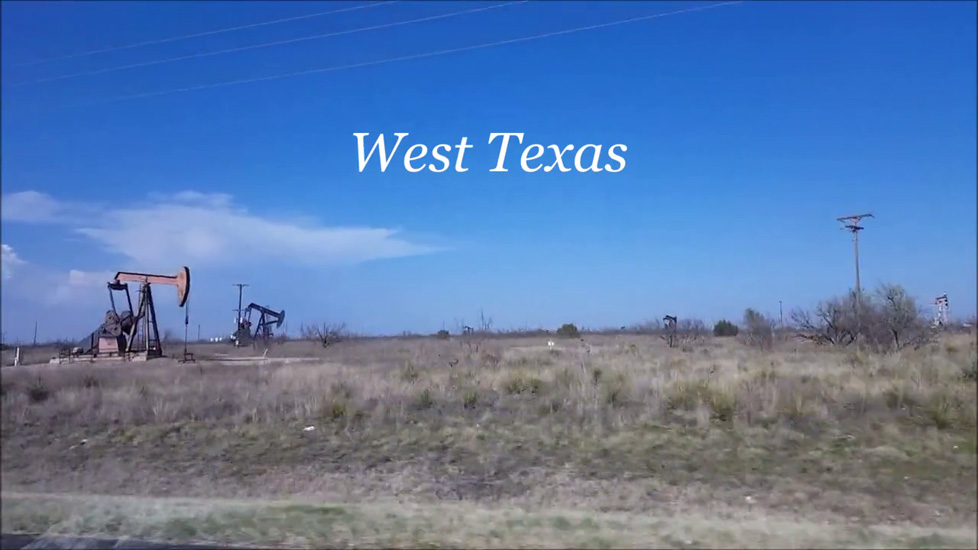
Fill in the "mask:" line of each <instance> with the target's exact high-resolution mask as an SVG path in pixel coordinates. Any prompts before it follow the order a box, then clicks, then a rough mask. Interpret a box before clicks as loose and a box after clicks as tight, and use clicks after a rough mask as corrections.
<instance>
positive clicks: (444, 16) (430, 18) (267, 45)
mask: <svg viewBox="0 0 978 550" xmlns="http://www.w3.org/2000/svg"><path fill="white" fill-rule="evenodd" d="M528 1H529V0H518V1H515V2H505V3H503V4H494V5H492V6H485V7H481V8H469V9H467V10H461V11H454V12H450V13H443V14H440V15H431V16H427V17H419V18H416V19H409V20H406V21H396V22H394V23H384V24H381V25H372V26H369V27H359V28H356V29H348V30H345V31H336V32H330V33H324V34H316V35H312V36H302V37H299V38H290V39H288V40H278V41H275V42H263V43H261V44H252V45H250V46H240V47H237V48H227V49H224V50H217V51H212V52H201V53H195V54H188V55H181V56H178V57H168V58H165V59H157V60H155V61H145V62H142V63H133V64H130V65H121V66H116V67H107V68H105V69H95V70H91V71H84V72H80V73H72V74H67V75H61V76H55V77H50V78H41V79H38V80H31V81H28V82H18V83H16V84H11V85H10V86H9V87H10V88H17V87H20V86H26V85H29V84H41V83H44V82H54V81H57V80H66V79H69V78H77V77H80V76H90V75H96V74H105V73H112V72H116V71H122V70H126V69H135V68H138V67H149V66H152V65H161V64H163V63H173V62H175V61H184V60H187V59H196V58H200V57H211V56H215V55H224V54H229V53H234V52H243V51H247V50H256V49H259V48H270V47H272V46H281V45H284V44H295V43H297V42H306V41H309V40H319V39H322V38H328V37H332V36H343V35H347V34H355V33H358V32H366V31H372V30H379V29H388V28H391V27H398V26H403V25H411V24H415V23H423V22H425V21H435V20H438V19H447V18H449V17H456V16H459V15H466V14H470V13H477V12H483V11H488V10H494V9H498V8H503V7H506V6H511V5H514V4H525V3H526V2H528Z"/></svg>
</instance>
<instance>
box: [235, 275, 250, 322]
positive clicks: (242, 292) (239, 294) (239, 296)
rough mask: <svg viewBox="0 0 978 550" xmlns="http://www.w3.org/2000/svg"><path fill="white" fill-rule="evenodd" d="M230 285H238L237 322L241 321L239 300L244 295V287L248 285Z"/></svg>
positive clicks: (236, 284)
mask: <svg viewBox="0 0 978 550" xmlns="http://www.w3.org/2000/svg"><path fill="white" fill-rule="evenodd" d="M231 286H236V287H238V310H237V311H238V322H239V323H240V322H241V300H242V297H243V296H244V287H246V286H250V285H248V284H247V283H234V284H232V285H231Z"/></svg>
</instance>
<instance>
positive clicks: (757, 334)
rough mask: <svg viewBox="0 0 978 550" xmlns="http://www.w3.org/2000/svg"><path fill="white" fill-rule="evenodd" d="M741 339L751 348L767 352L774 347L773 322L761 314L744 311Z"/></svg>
mask: <svg viewBox="0 0 978 550" xmlns="http://www.w3.org/2000/svg"><path fill="white" fill-rule="evenodd" d="M743 325H744V330H743V332H742V338H743V341H744V343H745V344H747V345H748V346H750V347H752V348H758V349H765V350H769V349H771V348H772V347H773V346H774V320H772V319H768V318H767V317H765V316H764V314H762V313H761V312H759V311H757V310H755V309H752V308H747V310H746V311H744V322H743Z"/></svg>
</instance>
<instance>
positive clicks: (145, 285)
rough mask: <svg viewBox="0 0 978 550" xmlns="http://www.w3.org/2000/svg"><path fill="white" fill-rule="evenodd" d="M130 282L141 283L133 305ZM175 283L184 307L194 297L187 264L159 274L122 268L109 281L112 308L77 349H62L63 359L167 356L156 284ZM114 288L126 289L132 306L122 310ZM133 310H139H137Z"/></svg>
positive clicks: (121, 290) (116, 289)
mask: <svg viewBox="0 0 978 550" xmlns="http://www.w3.org/2000/svg"><path fill="white" fill-rule="evenodd" d="M129 283H139V302H138V304H137V309H135V310H134V309H133V307H132V306H133V304H132V296H131V295H130V293H129ZM154 284H162V285H170V286H175V287H176V289H177V306H178V307H184V306H185V305H186V303H187V300H188V299H189V298H190V269H189V268H187V267H183V268H181V269H180V271H179V272H177V274H176V275H155V274H150V273H131V272H126V271H120V272H118V273H116V275H115V277H114V278H113V280H112V281H109V283H108V285H107V286H108V289H109V301H110V302H111V304H112V309H110V310H109V311H107V312H106V313H105V320H104V321H103V322H102V324H101V325H100V326H99V328H98V329H96V330H95V331H94V332H92V333H91V334H89V335H88V337H86V338H85V339H83V340H81V341H80V342H78V344H77V346H76V347H75V348H74V349H71V350H67V353H65V351H63V352H62V354H61V357H59V359H65V358H66V357H67V358H69V359H70V358H73V357H79V356H87V357H89V358H92V359H127V360H131V359H154V358H157V357H162V356H163V344H162V342H161V341H160V330H159V326H158V325H157V322H156V305H155V304H154V303H153V292H152V285H154ZM114 292H123V293H125V305H126V306H128V309H124V310H123V311H122V312H119V310H118V308H117V307H116V300H115V296H114V294H113V293H114ZM133 311H135V312H136V313H135V314H133Z"/></svg>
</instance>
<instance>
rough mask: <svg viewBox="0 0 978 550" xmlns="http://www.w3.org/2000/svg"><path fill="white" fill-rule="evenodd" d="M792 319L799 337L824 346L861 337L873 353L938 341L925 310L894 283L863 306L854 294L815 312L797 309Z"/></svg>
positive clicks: (867, 298) (826, 303)
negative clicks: (934, 339) (935, 338)
mask: <svg viewBox="0 0 978 550" xmlns="http://www.w3.org/2000/svg"><path fill="white" fill-rule="evenodd" d="M857 305H859V307H858V308H857ZM857 311H858V316H857ZM791 319H792V322H793V323H794V325H795V328H796V329H797V331H798V332H797V335H798V337H800V338H803V339H806V340H810V341H812V342H814V343H816V344H820V345H826V344H827V345H832V346H848V345H850V344H852V343H853V342H855V341H856V336H857V334H858V335H859V340H860V342H861V343H862V344H863V345H865V346H866V347H867V348H868V349H869V350H871V351H877V352H885V351H899V350H901V349H904V348H907V347H914V348H916V347H920V346H922V345H924V344H927V343H929V342H931V341H933V338H934V331H933V330H932V329H931V328H930V326H929V323H928V322H927V318H926V315H925V313H924V311H923V309H922V308H920V307H918V305H917V302H916V300H915V299H914V298H913V297H912V296H910V295H909V294H907V292H906V290H905V289H904V288H903V287H902V286H900V285H894V284H882V285H880V286H879V287H877V289H876V290H875V291H874V292H872V293H870V294H866V295H863V297H862V300H861V302H860V303H859V304H857V297H856V293H855V292H850V293H848V294H847V295H846V296H843V297H834V298H831V299H828V300H824V301H822V302H820V303H819V304H818V305H817V306H816V307H815V309H814V310H813V311H811V312H808V311H804V310H795V311H793V312H792V313H791Z"/></svg>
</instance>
